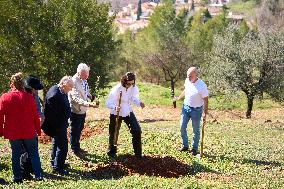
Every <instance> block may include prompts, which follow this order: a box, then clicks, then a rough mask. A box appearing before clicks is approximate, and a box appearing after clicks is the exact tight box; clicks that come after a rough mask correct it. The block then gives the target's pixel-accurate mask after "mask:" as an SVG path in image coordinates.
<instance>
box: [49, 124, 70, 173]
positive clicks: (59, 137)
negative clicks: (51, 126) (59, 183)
mask: <svg viewBox="0 0 284 189" xmlns="http://www.w3.org/2000/svg"><path fill="white" fill-rule="evenodd" d="M67 153H68V139H67V127H62V128H60V129H58V130H57V131H56V134H55V136H54V137H53V138H52V149H51V165H52V167H53V169H57V170H59V169H63V168H64V164H65V160H66V157H67Z"/></svg>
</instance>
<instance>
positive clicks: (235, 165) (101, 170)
mask: <svg viewBox="0 0 284 189" xmlns="http://www.w3.org/2000/svg"><path fill="white" fill-rule="evenodd" d="M139 88H140V92H141V98H144V101H145V102H146V103H148V104H152V105H160V104H162V105H164V106H166V105H168V106H170V105H169V104H171V100H170V98H169V89H166V88H161V87H159V86H154V85H153V86H152V85H151V84H139ZM150 97H151V98H150ZM222 100H224V99H222V98H212V99H210V107H211V109H226V108H240V109H242V108H245V106H243V103H244V102H245V98H243V97H239V98H236V99H231V101H224V102H226V103H225V104H226V105H224V104H222V106H221V105H220V102H221V101H222ZM255 105H256V108H257V109H259V108H273V107H279V105H278V104H275V103H272V101H270V100H269V99H268V98H267V97H265V98H264V101H262V102H258V101H256V103H255ZM271 116H272V117H271V120H272V122H269V123H263V122H261V121H258V120H247V119H237V120H236V119H234V120H230V121H229V120H228V119H226V120H225V121H224V120H222V119H220V120H218V122H213V121H212V120H209V121H208V124H207V127H206V130H205V132H206V135H205V157H204V158H203V159H201V160H199V159H198V158H196V157H192V156H190V155H189V154H188V153H181V152H178V151H177V148H179V147H180V135H179V121H178V118H177V120H176V121H156V122H151V123H141V128H142V141H143V153H144V154H145V155H147V156H148V157H152V158H153V157H155V158H153V159H151V161H152V162H157V163H156V164H155V165H159V164H160V165H161V166H162V168H161V169H163V170H164V171H165V172H167V173H175V172H177V170H178V167H177V166H176V167H174V169H173V168H172V166H171V165H172V164H174V165H175V164H177V165H182V166H185V167H186V174H182V175H180V177H178V178H175V177H171V178H169V177H165V176H159V175H163V174H164V172H162V171H160V172H159V170H160V169H157V171H156V172H155V174H149V173H148V172H146V171H145V172H143V170H144V169H143V168H144V167H145V165H143V164H142V165H140V164H139V162H136V163H137V164H138V165H136V167H139V168H138V169H133V170H132V174H127V173H128V172H125V169H121V168H118V167H117V163H116V162H113V161H110V160H109V159H108V157H107V155H106V151H107V144H108V128H107V124H108V122H107V121H105V122H98V121H90V122H91V123H90V124H89V125H92V126H98V125H100V126H101V127H104V129H103V132H102V133H100V134H97V135H95V136H92V137H90V138H88V139H86V140H83V141H82V148H83V149H86V150H87V151H88V153H87V154H86V155H85V157H84V158H83V159H79V158H77V157H76V156H74V155H73V153H71V152H70V153H69V154H68V157H67V162H68V163H69V164H70V165H71V169H70V173H71V174H70V175H69V176H64V177H60V176H57V175H55V174H53V173H52V171H51V167H50V164H49V158H50V157H49V154H50V144H48V145H46V144H40V146H39V150H40V157H41V162H42V168H43V171H44V176H45V180H44V181H43V182H34V181H25V182H24V183H23V184H20V185H15V184H13V183H12V170H11V160H10V159H11V150H10V145H9V142H8V141H7V140H4V139H3V138H1V139H0V178H4V179H5V180H6V181H7V182H8V183H7V185H0V188H60V189H61V188H78V189H79V188H84V189H85V188H279V189H280V188H283V187H284V171H283V170H284V153H283V149H284V143H283V141H284V127H283V123H284V116H280V117H277V122H276V121H275V120H276V117H273V116H274V115H271ZM188 133H189V138H191V127H190V125H189V127H188ZM69 151H70V150H69ZM124 154H131V155H132V154H133V150H132V145H131V135H130V133H129V131H128V129H127V127H126V125H124V124H123V125H122V128H121V131H120V138H119V147H118V155H119V156H123V155H124ZM121 158H122V159H123V161H124V162H126V163H125V164H124V168H125V167H126V168H129V167H131V166H133V164H131V163H127V161H126V160H127V159H126V158H123V157H121ZM164 159H167V160H170V161H167V162H164ZM151 161H150V163H151ZM140 163H141V162H140ZM142 163H143V162H142ZM146 166H147V165H146ZM140 168H141V169H140ZM141 170H142V171H141ZM138 173H139V174H138Z"/></svg>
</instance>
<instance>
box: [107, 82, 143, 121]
mask: <svg viewBox="0 0 284 189" xmlns="http://www.w3.org/2000/svg"><path fill="white" fill-rule="evenodd" d="M120 91H122V96H121V104H120V111H119V116H122V117H126V116H128V115H129V114H130V112H132V108H131V105H132V104H135V105H136V106H140V102H141V101H140V99H139V90H138V87H137V86H136V85H135V86H131V87H129V88H128V89H127V90H126V88H125V87H123V86H122V85H121V84H120V83H119V84H117V85H116V86H114V87H113V88H112V89H111V91H110V94H109V96H108V99H107V101H106V107H107V108H109V109H110V113H111V114H114V115H116V114H117V113H116V110H115V107H117V106H118V101H119V92H120Z"/></svg>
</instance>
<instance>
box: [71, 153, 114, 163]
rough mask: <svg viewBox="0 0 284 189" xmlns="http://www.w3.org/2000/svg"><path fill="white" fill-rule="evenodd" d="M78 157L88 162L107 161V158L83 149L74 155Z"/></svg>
mask: <svg viewBox="0 0 284 189" xmlns="http://www.w3.org/2000/svg"><path fill="white" fill-rule="evenodd" d="M76 156H77V157H78V158H80V159H81V160H83V161H87V162H90V163H98V162H100V163H107V162H109V161H108V159H106V158H104V157H103V156H98V155H96V154H90V153H88V152H87V151H83V152H81V153H80V154H78V155H76Z"/></svg>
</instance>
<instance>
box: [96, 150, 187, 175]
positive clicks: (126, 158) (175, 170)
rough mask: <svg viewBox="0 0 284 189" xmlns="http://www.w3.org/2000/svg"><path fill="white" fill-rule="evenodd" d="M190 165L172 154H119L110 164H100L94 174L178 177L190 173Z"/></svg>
mask: <svg viewBox="0 0 284 189" xmlns="http://www.w3.org/2000/svg"><path fill="white" fill-rule="evenodd" d="M189 170H190V166H189V165H187V164H185V163H183V162H180V161H178V160H176V159H175V158H173V157H170V156H163V157H162V156H159V155H147V156H144V158H143V159H140V158H137V157H135V156H132V155H123V156H119V157H118V158H117V159H116V161H114V162H112V163H111V164H108V165H99V166H98V167H97V169H96V170H95V171H93V172H92V176H93V177H95V178H96V179H108V178H120V177H123V176H130V175H135V174H139V175H147V176H159V177H164V178H178V177H180V176H185V175H187V174H188V173H189Z"/></svg>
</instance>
